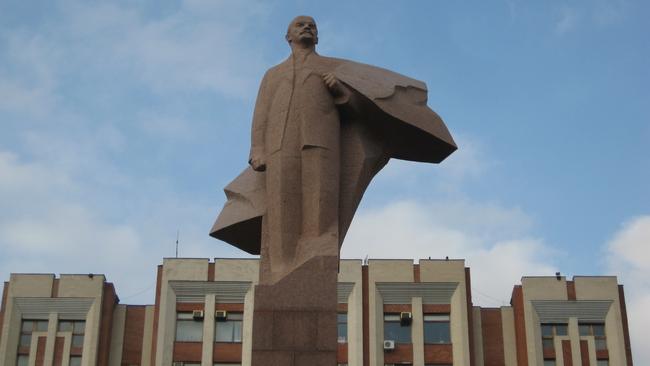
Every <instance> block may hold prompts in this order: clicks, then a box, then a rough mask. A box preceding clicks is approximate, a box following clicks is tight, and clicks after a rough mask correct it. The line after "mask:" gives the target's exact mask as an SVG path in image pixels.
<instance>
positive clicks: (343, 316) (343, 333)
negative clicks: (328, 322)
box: [336, 313, 348, 343]
mask: <svg viewBox="0 0 650 366" xmlns="http://www.w3.org/2000/svg"><path fill="white" fill-rule="evenodd" d="M336 326H337V340H338V342H339V343H347V341H348V314H347V313H338V314H337V317H336Z"/></svg>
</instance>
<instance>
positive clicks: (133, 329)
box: [122, 305, 146, 365]
mask: <svg viewBox="0 0 650 366" xmlns="http://www.w3.org/2000/svg"><path fill="white" fill-rule="evenodd" d="M145 313H146V307H145V306H144V305H127V306H126V316H125V319H124V338H122V344H123V346H122V364H123V365H139V364H140V361H141V360H142V341H143V338H144V318H145Z"/></svg>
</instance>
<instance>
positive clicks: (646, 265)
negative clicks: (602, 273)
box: [605, 215, 650, 365]
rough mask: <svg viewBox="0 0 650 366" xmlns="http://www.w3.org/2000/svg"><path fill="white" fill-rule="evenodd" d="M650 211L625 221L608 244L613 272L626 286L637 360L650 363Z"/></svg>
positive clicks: (631, 334) (632, 338)
mask: <svg viewBox="0 0 650 366" xmlns="http://www.w3.org/2000/svg"><path fill="white" fill-rule="evenodd" d="M649 245H650V215H644V216H638V217H635V218H632V219H630V220H629V221H628V222H626V223H625V224H624V225H622V227H621V228H620V229H619V231H618V232H617V233H616V234H615V235H614V237H613V238H612V239H611V240H610V241H609V242H608V243H607V245H606V247H605V248H606V257H607V258H608V266H609V270H610V272H611V273H613V274H616V275H618V276H619V279H620V280H619V282H621V283H623V285H624V286H625V295H626V297H627V299H626V301H627V311H628V318H629V327H630V338H631V340H632V351H633V352H634V357H633V358H634V361H635V363H636V364H639V365H647V364H650V349H648V347H646V346H645V343H644V339H645V337H646V334H647V330H648V328H649V327H650V314H648V309H650V250H648V246H649Z"/></svg>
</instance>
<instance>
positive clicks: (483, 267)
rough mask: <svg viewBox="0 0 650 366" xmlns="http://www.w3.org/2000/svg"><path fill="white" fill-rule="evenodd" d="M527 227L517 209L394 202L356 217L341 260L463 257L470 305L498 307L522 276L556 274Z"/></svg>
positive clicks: (548, 252)
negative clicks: (473, 292) (469, 283)
mask: <svg viewBox="0 0 650 366" xmlns="http://www.w3.org/2000/svg"><path fill="white" fill-rule="evenodd" d="M379 223H381V224H379ZM531 225H532V220H531V219H530V217H529V216H528V215H526V214H525V213H524V212H522V211H521V210H520V209H517V208H507V207H503V206H501V205H497V204H492V203H479V202H471V201H464V202H458V201H450V202H430V203H416V202H414V201H399V202H393V203H391V204H389V205H387V206H384V207H380V208H377V209H370V210H365V211H362V212H361V213H359V214H358V216H357V217H355V219H354V222H353V223H352V226H351V228H350V232H349V233H348V236H347V238H346V242H345V243H344V246H343V252H342V256H343V257H346V258H364V257H365V256H369V257H370V258H396V257H399V258H415V259H418V258H428V257H432V258H438V259H439V258H444V257H445V256H449V257H450V258H466V260H467V265H468V266H470V268H471V269H472V273H473V277H472V285H473V287H475V288H476V290H477V291H476V293H477V294H476V296H475V297H476V298H475V303H477V304H479V305H487V306H500V305H506V304H508V303H509V300H510V294H511V292H512V287H513V285H515V284H516V283H518V282H519V280H520V279H521V277H522V276H523V275H552V274H553V273H554V272H555V268H556V267H555V266H554V264H553V263H552V260H551V256H552V254H554V253H555V251H554V250H553V249H552V248H550V247H549V246H548V245H547V244H546V243H544V242H543V240H542V239H540V238H535V237H533V236H532V235H531V234H530V228H531Z"/></svg>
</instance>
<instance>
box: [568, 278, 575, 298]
mask: <svg viewBox="0 0 650 366" xmlns="http://www.w3.org/2000/svg"><path fill="white" fill-rule="evenodd" d="M566 297H567V299H569V300H571V301H575V300H576V283H575V282H573V281H566Z"/></svg>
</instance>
